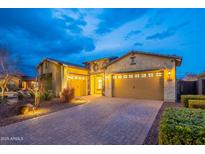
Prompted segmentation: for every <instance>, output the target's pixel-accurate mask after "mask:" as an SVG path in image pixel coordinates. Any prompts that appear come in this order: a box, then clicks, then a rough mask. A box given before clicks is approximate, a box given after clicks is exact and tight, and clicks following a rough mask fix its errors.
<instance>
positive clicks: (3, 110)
mask: <svg viewBox="0 0 205 154" xmlns="http://www.w3.org/2000/svg"><path fill="white" fill-rule="evenodd" d="M32 102H33V99H28V100H26V101H22V102H18V103H16V104H13V105H8V104H3V103H1V104H0V127H2V126H6V125H9V124H12V123H16V122H20V121H23V120H27V119H31V118H35V117H39V116H42V115H46V114H49V113H52V112H56V111H59V110H63V109H67V108H70V107H73V106H76V105H80V104H83V103H78V102H77V103H75V102H72V103H62V102H60V100H59V99H53V100H51V101H43V102H42V103H40V105H39V107H38V109H37V110H34V111H31V112H29V113H28V114H26V115H19V108H20V106H22V105H24V104H27V103H32Z"/></svg>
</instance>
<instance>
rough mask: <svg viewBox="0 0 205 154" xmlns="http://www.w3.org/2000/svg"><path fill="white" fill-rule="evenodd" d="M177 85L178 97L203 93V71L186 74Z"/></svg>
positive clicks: (204, 75) (204, 87) (204, 92)
mask: <svg viewBox="0 0 205 154" xmlns="http://www.w3.org/2000/svg"><path fill="white" fill-rule="evenodd" d="M177 87H178V88H177V89H178V91H177V93H178V99H180V95H197V94H198V95H205V72H203V73H201V74H199V75H193V74H188V75H186V76H185V77H184V78H182V79H181V80H179V81H178V82H177Z"/></svg>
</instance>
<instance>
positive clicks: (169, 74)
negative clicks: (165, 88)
mask: <svg viewBox="0 0 205 154" xmlns="http://www.w3.org/2000/svg"><path fill="white" fill-rule="evenodd" d="M168 81H172V79H171V71H168Z"/></svg>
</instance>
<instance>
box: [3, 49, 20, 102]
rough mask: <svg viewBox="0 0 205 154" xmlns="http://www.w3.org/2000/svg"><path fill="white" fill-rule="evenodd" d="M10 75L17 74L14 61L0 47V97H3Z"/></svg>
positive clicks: (6, 51) (5, 50)
mask: <svg viewBox="0 0 205 154" xmlns="http://www.w3.org/2000/svg"><path fill="white" fill-rule="evenodd" d="M12 75H17V69H16V67H15V63H14V61H13V60H12V59H11V57H10V56H9V52H8V50H7V49H5V48H2V47H0V88H1V97H2V99H4V94H5V91H6V89H7V85H8V83H9V81H10V80H11V78H12Z"/></svg>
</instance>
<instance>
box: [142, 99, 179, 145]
mask: <svg viewBox="0 0 205 154" xmlns="http://www.w3.org/2000/svg"><path fill="white" fill-rule="evenodd" d="M167 107H174V108H175V107H183V104H181V103H172V102H164V103H163V105H162V106H161V108H160V110H159V112H158V114H157V116H156V118H155V120H154V122H153V124H152V127H151V129H150V130H149V133H148V135H147V137H146V139H145V141H144V143H143V144H145V145H158V131H159V123H160V117H161V116H162V113H163V111H164V110H165V109H166V108H167Z"/></svg>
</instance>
